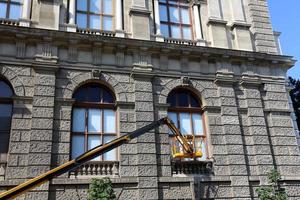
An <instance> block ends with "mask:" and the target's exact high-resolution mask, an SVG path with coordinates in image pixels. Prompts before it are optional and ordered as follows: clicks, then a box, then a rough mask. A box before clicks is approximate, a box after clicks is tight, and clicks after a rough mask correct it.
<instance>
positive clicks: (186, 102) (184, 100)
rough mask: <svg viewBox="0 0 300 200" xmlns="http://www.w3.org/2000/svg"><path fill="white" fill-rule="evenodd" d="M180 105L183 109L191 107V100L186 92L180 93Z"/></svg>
mask: <svg viewBox="0 0 300 200" xmlns="http://www.w3.org/2000/svg"><path fill="white" fill-rule="evenodd" d="M178 104H179V106H181V107H188V106H189V99H188V95H187V93H185V92H179V93H178Z"/></svg>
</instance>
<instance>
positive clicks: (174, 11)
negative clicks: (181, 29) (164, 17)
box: [169, 7, 180, 23]
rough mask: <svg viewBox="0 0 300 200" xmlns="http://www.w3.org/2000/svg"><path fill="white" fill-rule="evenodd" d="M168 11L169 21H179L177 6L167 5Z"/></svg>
mask: <svg viewBox="0 0 300 200" xmlns="http://www.w3.org/2000/svg"><path fill="white" fill-rule="evenodd" d="M169 12H170V21H171V22H175V23H179V22H180V19H179V10H178V8H177V7H169Z"/></svg>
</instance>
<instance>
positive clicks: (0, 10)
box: [0, 2, 7, 18]
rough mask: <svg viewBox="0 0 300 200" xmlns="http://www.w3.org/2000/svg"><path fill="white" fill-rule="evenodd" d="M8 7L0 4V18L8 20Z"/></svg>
mask: <svg viewBox="0 0 300 200" xmlns="http://www.w3.org/2000/svg"><path fill="white" fill-rule="evenodd" d="M6 7H7V4H6V3H3V2H0V18H6Z"/></svg>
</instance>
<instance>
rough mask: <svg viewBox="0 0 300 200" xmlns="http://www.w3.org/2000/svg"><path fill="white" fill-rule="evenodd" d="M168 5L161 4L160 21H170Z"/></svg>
mask: <svg viewBox="0 0 300 200" xmlns="http://www.w3.org/2000/svg"><path fill="white" fill-rule="evenodd" d="M167 14H168V13H167V7H166V6H165V5H159V17H160V21H165V22H167V21H168V15H167Z"/></svg>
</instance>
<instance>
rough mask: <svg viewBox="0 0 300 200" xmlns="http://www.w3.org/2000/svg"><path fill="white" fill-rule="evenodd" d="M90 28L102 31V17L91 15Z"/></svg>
mask: <svg viewBox="0 0 300 200" xmlns="http://www.w3.org/2000/svg"><path fill="white" fill-rule="evenodd" d="M90 28H91V29H98V30H99V29H100V16H99V15H90Z"/></svg>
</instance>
